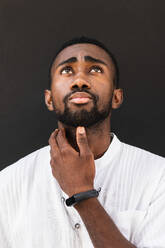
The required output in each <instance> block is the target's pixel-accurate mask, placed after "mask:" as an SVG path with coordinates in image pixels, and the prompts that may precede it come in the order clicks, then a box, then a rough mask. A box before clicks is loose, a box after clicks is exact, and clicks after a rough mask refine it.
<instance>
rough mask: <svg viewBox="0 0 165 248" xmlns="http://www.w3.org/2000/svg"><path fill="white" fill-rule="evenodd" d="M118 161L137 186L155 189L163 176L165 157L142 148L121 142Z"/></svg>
mask: <svg viewBox="0 0 165 248" xmlns="http://www.w3.org/2000/svg"><path fill="white" fill-rule="evenodd" d="M120 163H121V164H122V166H123V167H124V174H127V173H128V174H129V175H130V177H131V178H132V180H133V181H134V184H135V185H137V188H138V189H140V187H143V186H144V187H145V188H146V190H149V189H150V188H152V190H155V189H156V187H157V186H158V185H159V183H160V181H161V179H162V178H163V177H164V176H165V158H164V157H162V156H159V155H156V154H154V153H152V152H149V151H146V150H144V149H142V148H139V147H136V146H132V145H129V144H126V143H123V142H121V159H120Z"/></svg>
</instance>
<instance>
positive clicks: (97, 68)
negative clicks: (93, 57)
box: [90, 65, 103, 73]
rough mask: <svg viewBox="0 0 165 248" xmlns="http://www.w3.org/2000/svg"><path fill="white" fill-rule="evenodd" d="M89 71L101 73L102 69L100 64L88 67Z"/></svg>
mask: <svg viewBox="0 0 165 248" xmlns="http://www.w3.org/2000/svg"><path fill="white" fill-rule="evenodd" d="M90 72H99V73H102V72H103V70H102V68H101V67H100V66H96V65H95V66H92V67H91V69H90Z"/></svg>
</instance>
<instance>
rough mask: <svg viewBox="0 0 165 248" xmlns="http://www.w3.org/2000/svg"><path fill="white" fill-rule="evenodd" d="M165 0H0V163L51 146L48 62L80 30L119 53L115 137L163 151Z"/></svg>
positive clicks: (113, 124) (80, 33)
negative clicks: (120, 94) (119, 94)
mask: <svg viewBox="0 0 165 248" xmlns="http://www.w3.org/2000/svg"><path fill="white" fill-rule="evenodd" d="M164 25H165V1H163V0H162V1H160V0H157V1H156V0H155V1H153V0H145V1H144V0H120V1H119V0H114V1H111V0H107V1H101V0H95V1H93V0H91V1H78V0H77V1H73V0H71V1H67V0H66V1H63V0H62V1H56V0H53V1H52V0H47V1H38V0H37V1H30V0H26V1H22V0H13V1H11V0H10V1H9V0H4V1H2V0H1V1H0V168H1V169H3V168H4V167H6V166H7V165H9V164H11V163H13V162H15V161H16V160H18V159H19V158H21V157H23V156H25V155H27V154H29V153H30V152H32V151H35V150H36V149H39V148H41V147H43V146H45V145H48V139H49V136H50V134H51V132H52V131H53V130H54V129H55V127H56V126H57V123H56V120H55V119H54V115H53V114H52V113H51V112H48V111H47V109H46V107H45V103H44V89H46V88H47V85H48V71H49V64H50V61H51V59H52V57H53V55H54V53H55V51H56V49H57V48H58V47H59V46H60V44H61V43H62V42H63V41H65V40H66V39H70V38H72V37H73V36H77V35H82V34H83V35H87V36H90V37H94V38H97V39H99V40H101V41H103V42H104V43H105V44H106V45H107V46H108V47H109V48H110V49H111V50H112V51H113V52H114V54H115V55H116V57H117V59H118V62H119V67H120V85H121V87H122V88H123V89H124V92H125V93H124V96H125V100H124V103H123V106H122V107H121V108H120V109H119V110H116V111H115V112H113V116H112V131H114V132H115V133H116V134H117V135H118V137H119V139H120V140H122V141H124V142H126V143H129V144H132V145H135V146H138V147H141V148H144V149H146V150H149V151H151V152H154V153H156V154H158V155H161V156H165V149H164V136H165V128H164V127H165V115H164V112H165V111H164V105H165V98H164V95H165V93H164V92H165V74H164V68H165V59H164V57H165V32H164V29H165V28H164Z"/></svg>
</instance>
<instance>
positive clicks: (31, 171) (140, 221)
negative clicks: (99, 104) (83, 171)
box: [0, 133, 165, 248]
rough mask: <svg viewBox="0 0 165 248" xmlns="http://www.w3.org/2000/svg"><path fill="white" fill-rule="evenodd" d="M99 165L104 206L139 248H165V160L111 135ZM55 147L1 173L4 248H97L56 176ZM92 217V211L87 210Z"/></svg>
mask: <svg viewBox="0 0 165 248" xmlns="http://www.w3.org/2000/svg"><path fill="white" fill-rule="evenodd" d="M112 136H113V140H112V142H111V144H110V146H109V148H108V150H107V151H106V152H105V153H104V155H103V156H102V157H101V158H99V159H97V160H95V166H96V176H95V188H96V189H98V188H99V187H101V192H100V194H99V197H98V199H99V201H100V203H101V204H102V206H103V207H104V209H105V210H106V211H107V213H108V214H109V216H110V217H111V218H112V219H113V221H114V222H115V224H116V225H117V227H118V228H119V230H120V231H121V233H122V234H123V235H124V236H125V237H126V238H127V239H128V240H129V241H130V242H131V243H132V244H134V245H135V246H136V247H138V248H142V247H143V248H163V247H165V158H163V157H160V156H157V155H155V154H152V153H150V152H147V151H145V150H142V149H139V148H137V147H134V146H130V145H127V144H125V143H122V142H120V141H119V139H118V138H117V137H116V135H115V134H113V133H112ZM49 151H50V146H46V147H43V148H42V149H39V150H37V151H35V152H33V153H31V154H29V155H28V156H26V157H24V158H22V159H20V160H19V161H17V162H16V163H14V164H12V165H10V166H8V167H7V168H5V169H4V170H2V171H1V172H0V247H2V248H93V245H92V242H91V240H90V237H89V235H88V232H87V230H86V228H85V225H84V223H83V221H82V220H81V217H80V216H79V214H78V212H77V211H76V209H75V208H74V207H67V206H66V205H65V199H66V198H67V197H68V196H67V195H66V194H65V193H64V192H63V191H62V190H61V189H60V186H59V184H58V182H57V181H56V179H55V178H54V177H53V175H52V171H51V167H50V152H49ZM87 211H88V210H87Z"/></svg>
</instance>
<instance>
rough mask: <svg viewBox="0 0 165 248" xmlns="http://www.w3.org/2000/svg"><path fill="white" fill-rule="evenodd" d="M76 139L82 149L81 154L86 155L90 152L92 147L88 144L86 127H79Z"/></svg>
mask: <svg viewBox="0 0 165 248" xmlns="http://www.w3.org/2000/svg"><path fill="white" fill-rule="evenodd" d="M76 141H77V145H78V147H79V150H80V155H85V154H87V153H89V151H90V148H89V145H88V140H87V136H86V131H85V128H84V127H77V129H76Z"/></svg>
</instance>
